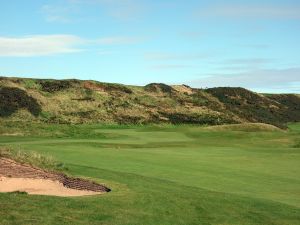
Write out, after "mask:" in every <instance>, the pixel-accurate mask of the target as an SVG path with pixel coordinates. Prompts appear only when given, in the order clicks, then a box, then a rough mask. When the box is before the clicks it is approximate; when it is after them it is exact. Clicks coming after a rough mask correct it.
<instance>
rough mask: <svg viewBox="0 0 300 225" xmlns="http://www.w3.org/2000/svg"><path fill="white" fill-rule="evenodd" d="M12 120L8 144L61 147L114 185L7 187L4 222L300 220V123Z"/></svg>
mask: <svg viewBox="0 0 300 225" xmlns="http://www.w3.org/2000/svg"><path fill="white" fill-rule="evenodd" d="M2 125H3V126H1V130H0V134H2V135H1V136H0V146H2V147H4V146H8V147H10V148H14V149H21V150H23V151H25V152H31V151H34V152H37V153H40V154H43V155H46V156H47V155H50V156H53V157H54V158H55V159H56V160H58V161H61V162H64V163H65V165H64V166H65V168H67V173H69V174H72V175H76V176H84V177H90V178H92V179H94V180H96V181H99V182H102V183H105V184H106V185H107V186H109V187H110V188H112V192H111V193H108V194H105V195H103V196H94V197H76V198H59V197H46V196H28V195H24V194H16V193H11V194H3V193H2V194H0V224H1V225H2V224H110V225H118V224H120V225H121V224H122V225H123V224H128V225H134V224H138V225H141V224H162V225H167V224H170V225H174V224H183V225H190V224H195V225H196V224H197V225H199V224H205V225H208V224H211V225H217V224H218V225H221V224H222V225H238V224H243V225H250V224H251V225H252V224H262V225H268V224H272V225H275V224H276V225H294V224H295V225H297V224H300V191H299V190H300V176H299V174H300V166H299V165H300V139H299V137H300V124H291V125H290V130H289V131H281V130H279V129H275V128H274V129H273V128H272V127H269V126H266V127H265V128H264V127H263V125H249V124H246V125H244V126H245V127H241V126H243V125H239V127H233V128H230V126H228V127H221V128H216V127H215V128H214V129H212V128H207V127H198V126H172V125H168V126H101V125H44V124H31V125H24V124H11V126H10V127H9V125H8V124H2ZM271 128H272V129H271Z"/></svg>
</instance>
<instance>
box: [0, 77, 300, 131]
mask: <svg viewBox="0 0 300 225" xmlns="http://www.w3.org/2000/svg"><path fill="white" fill-rule="evenodd" d="M0 99H1V101H0V121H42V122H47V123H63V124H79V123H103V124H149V123H172V124H182V123H185V124H207V125H221V124H236V123H247V122H257V123H267V124H272V125H275V126H278V127H285V126H286V123H287V122H296V121H300V97H299V95H293V94H284V95H274V94H268V95H267V94H258V93H254V92H251V91H249V90H246V89H243V88H225V87H221V88H211V89H195V88H191V87H189V86H186V85H175V86H169V85H166V84H159V83H153V84H148V85H146V86H144V87H141V86H126V85H120V84H110V83H101V82H96V81H81V80H42V79H25V78H6V77H0Z"/></svg>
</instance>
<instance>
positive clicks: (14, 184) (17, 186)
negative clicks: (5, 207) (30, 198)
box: [0, 177, 101, 197]
mask: <svg viewBox="0 0 300 225" xmlns="http://www.w3.org/2000/svg"><path fill="white" fill-rule="evenodd" d="M15 191H20V192H26V193H28V194H32V195H53V196H61V197H71V196H85V195H96V194H101V192H94V191H83V190H76V189H71V188H67V187H65V186H64V185H63V184H62V183H60V182H58V181H53V180H46V179H32V178H10V177H9V178H8V177H1V178H0V192H15Z"/></svg>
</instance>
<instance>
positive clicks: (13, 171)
mask: <svg viewBox="0 0 300 225" xmlns="http://www.w3.org/2000/svg"><path fill="white" fill-rule="evenodd" d="M14 191H22V192H27V193H28V194H37V195H55V196H84V195H95V194H102V193H105V192H109V191H110V189H109V188H107V187H105V186H103V185H101V184H97V183H95V182H92V181H89V180H84V179H81V178H72V177H68V176H66V175H64V174H61V173H53V172H47V171H44V170H41V169H39V168H35V167H32V166H30V165H26V164H20V163H17V162H15V161H13V160H11V159H7V158H0V192H14Z"/></svg>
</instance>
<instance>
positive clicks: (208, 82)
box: [188, 67, 300, 92]
mask: <svg viewBox="0 0 300 225" xmlns="http://www.w3.org/2000/svg"><path fill="white" fill-rule="evenodd" d="M299 75H300V67H296V68H288V69H260V70H253V71H248V72H243V73H237V74H214V75H211V76H209V77H204V78H199V79H197V80H193V81H190V82H188V84H189V85H191V86H196V87H221V86H223V87H224V86H230V87H237V86H238V87H245V88H249V89H253V90H262V89H270V90H277V89H281V90H284V89H285V90H291V87H292V88H293V90H294V92H299V90H300V76H299Z"/></svg>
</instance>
